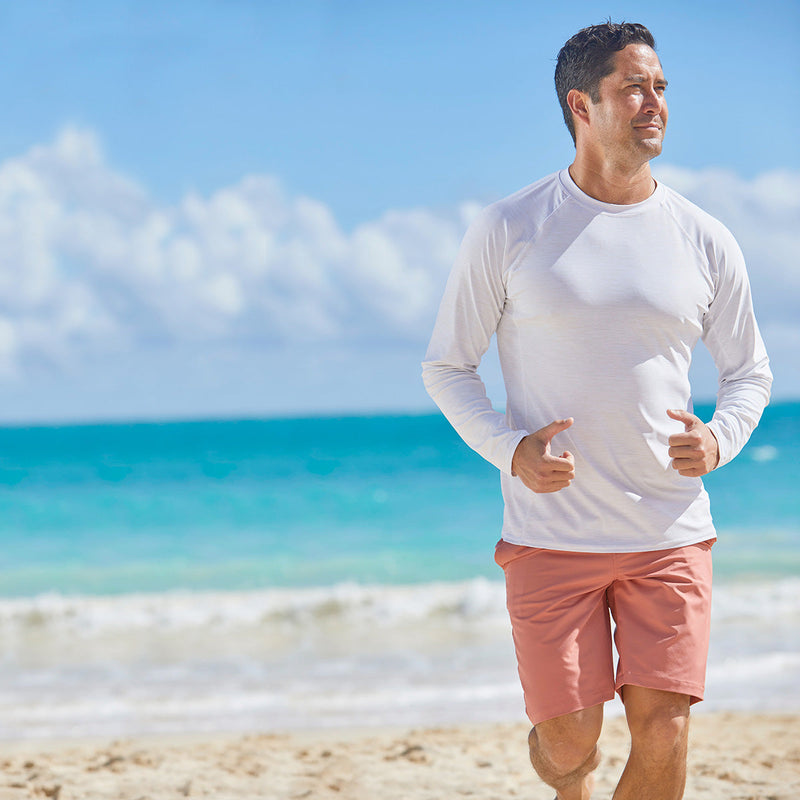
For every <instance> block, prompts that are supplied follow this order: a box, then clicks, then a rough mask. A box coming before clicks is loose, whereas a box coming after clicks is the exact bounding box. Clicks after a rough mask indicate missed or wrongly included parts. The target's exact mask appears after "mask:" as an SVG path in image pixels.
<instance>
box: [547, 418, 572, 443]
mask: <svg viewBox="0 0 800 800" xmlns="http://www.w3.org/2000/svg"><path fill="white" fill-rule="evenodd" d="M574 421H575V420H573V419H572V417H568V418H567V419H557V420H555V421H554V422H551V423H550V424H549V425H545V427H544V428H542V429H541V431H539V433H540V434H541V438H542V439H544V441H545V442H547V443H548V444H549V443H550V440H551V439H552V438H553V437H554V436H555V435H556V434H557V433H561V431H565V430H566V429H567V428H569V426H570V425H572V423H573V422H574Z"/></svg>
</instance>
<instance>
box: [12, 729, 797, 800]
mask: <svg viewBox="0 0 800 800" xmlns="http://www.w3.org/2000/svg"><path fill="white" fill-rule="evenodd" d="M526 734H527V726H526V725H525V724H524V723H518V724H508V723H504V724H487V725H463V726H457V727H440V728H429V729H424V728H405V729H396V730H389V729H381V730H364V729H361V730H353V729H350V730H344V731H322V732H298V733H290V734H249V735H242V734H238V735H233V734H207V735H206V734H195V735H183V736H180V737H147V738H133V739H123V740H119V741H113V742H99V741H96V742H75V741H69V740H66V741H61V742H38V743H35V742H28V743H16V744H9V743H6V744H4V745H2V746H1V752H2V756H0V763H1V764H2V777H0V800H23V798H54V800H101V798H102V799H103V800H111V799H112V798H113V799H114V800H172V798H185V797H213V798H219V799H220V800H234V798H235V800H248V799H249V798H270V800H293V799H294V798H298V799H299V798H319V799H320V800H323V799H326V800H327V799H328V798H347V799H348V800H377V798H381V800H443V799H444V798H453V797H471V798H479V799H480V800H502V799H503V798H513V797H520V798H526V800H552V792H551V791H549V790H548V789H547V788H546V787H544V786H543V785H542V784H540V783H539V782H538V781H537V779H536V778H535V776H534V775H533V773H532V771H531V769H530V767H529V765H528V762H527V758H526V752H525V738H526ZM627 747H628V743H627V737H626V733H625V728H624V722H623V720H621V719H619V718H617V719H610V720H608V721H607V722H606V726H605V729H604V732H603V738H602V749H603V753H604V760H603V764H602V766H601V768H600V770H599V775H598V777H599V781H598V791H597V792H596V796H597V797H598V798H608V797H610V795H611V791H612V789H613V786H614V785H615V783H616V780H617V777H618V776H619V773H620V770H621V768H622V766H623V763H624V760H625V757H626V754H627ZM798 797H800V716H798V715H789V714H785V715H779V714H744V713H707V714H696V715H695V717H694V719H693V723H692V746H691V754H690V774H689V780H688V785H687V791H686V798H689V799H692V800H693V799H694V798H697V800H796V799H797V798H798Z"/></svg>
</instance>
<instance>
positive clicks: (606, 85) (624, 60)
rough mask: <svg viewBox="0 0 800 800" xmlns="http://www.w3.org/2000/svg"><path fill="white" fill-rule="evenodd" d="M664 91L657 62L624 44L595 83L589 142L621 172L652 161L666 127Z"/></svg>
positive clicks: (648, 50) (640, 49) (641, 48)
mask: <svg viewBox="0 0 800 800" xmlns="http://www.w3.org/2000/svg"><path fill="white" fill-rule="evenodd" d="M666 87H667V82H666V80H664V73H663V72H662V71H661V62H660V61H659V60H658V56H657V55H656V54H655V52H654V51H653V50H652V49H651V48H650V47H648V46H647V45H645V44H629V45H628V46H627V47H626V48H624V49H623V50H620V51H619V53H617V54H616V56H615V59H614V71H613V72H612V73H611V74H610V75H607V76H606V77H605V78H603V79H602V80H601V81H600V86H599V94H600V101H599V102H598V103H594V102H591V100H590V102H589V126H588V129H587V130H586V133H587V134H588V136H589V141H590V142H593V143H595V145H596V146H598V147H599V148H600V149H601V151H602V153H603V154H604V156H605V157H606V158H608V159H610V160H612V161H614V162H615V163H617V164H618V165H619V166H622V167H631V166H638V165H639V164H641V163H644V162H646V161H649V160H650V159H651V158H655V156H657V155H659V153H661V144H662V141H663V139H664V129H665V128H666V126H667V103H666V101H665V99H664V90H665V89H666Z"/></svg>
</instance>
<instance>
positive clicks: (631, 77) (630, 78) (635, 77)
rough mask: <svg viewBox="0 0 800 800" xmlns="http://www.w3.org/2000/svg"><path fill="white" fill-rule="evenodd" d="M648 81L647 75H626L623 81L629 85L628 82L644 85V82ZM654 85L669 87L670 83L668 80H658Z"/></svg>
mask: <svg viewBox="0 0 800 800" xmlns="http://www.w3.org/2000/svg"><path fill="white" fill-rule="evenodd" d="M646 80H647V76H646V75H626V76H625V77H624V78H623V81H625V83H627V82H628V81H632V82H638V83H642V82H643V81H646ZM653 83H658V84H660V85H661V86H667V85H668V84H669V81H668V80H667V79H666V78H656V79H655V80H654V81H653Z"/></svg>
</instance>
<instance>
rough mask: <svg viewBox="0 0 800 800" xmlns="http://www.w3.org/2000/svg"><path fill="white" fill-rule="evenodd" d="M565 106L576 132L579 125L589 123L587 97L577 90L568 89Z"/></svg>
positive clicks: (584, 93)
mask: <svg viewBox="0 0 800 800" xmlns="http://www.w3.org/2000/svg"><path fill="white" fill-rule="evenodd" d="M567 105H568V106H569V110H570V111H571V112H572V121H573V124H574V125H575V130H576V131H577V129H578V126H579V125H581V124H585V125H588V123H589V95H588V94H586V92H582V91H580V90H579V89H570V90H569V91H568V92H567Z"/></svg>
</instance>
